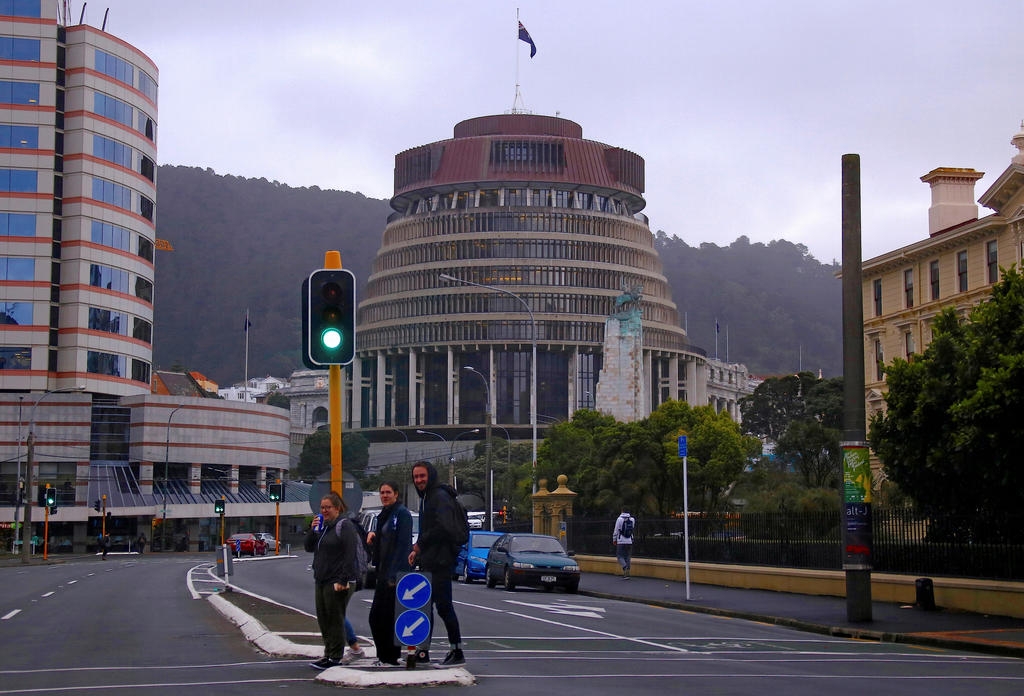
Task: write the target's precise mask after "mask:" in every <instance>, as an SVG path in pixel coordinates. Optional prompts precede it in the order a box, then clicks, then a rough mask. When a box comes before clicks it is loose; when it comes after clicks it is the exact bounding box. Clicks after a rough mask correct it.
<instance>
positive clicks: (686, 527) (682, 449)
mask: <svg viewBox="0 0 1024 696" xmlns="http://www.w3.org/2000/svg"><path fill="white" fill-rule="evenodd" d="M687 452H688V450H687V443H686V436H685V435H680V436H679V456H680V457H682V458H683V565H684V567H685V568H686V600H687V601H689V600H690V491H689V489H688V487H687V478H688V476H687V475H686V455H687Z"/></svg>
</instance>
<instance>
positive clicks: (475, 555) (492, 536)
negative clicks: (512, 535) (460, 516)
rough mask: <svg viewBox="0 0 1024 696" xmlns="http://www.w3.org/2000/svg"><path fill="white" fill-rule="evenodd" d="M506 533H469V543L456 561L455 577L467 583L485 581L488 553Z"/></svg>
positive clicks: (463, 546) (471, 531)
mask: <svg viewBox="0 0 1024 696" xmlns="http://www.w3.org/2000/svg"><path fill="white" fill-rule="evenodd" d="M503 534H504V532H485V531H482V530H478V529H471V530H470V531H469V541H467V542H466V543H465V544H463V545H462V548H461V549H459V557H458V558H457V559H455V577H457V578H458V579H459V580H460V581H462V582H465V583H470V582H473V581H474V580H483V579H484V578H485V577H486V576H487V552H488V551H490V550H491V547H492V546H494V542H495V541H497V540H498V539H499V538H500V537H501V536H502V535H503Z"/></svg>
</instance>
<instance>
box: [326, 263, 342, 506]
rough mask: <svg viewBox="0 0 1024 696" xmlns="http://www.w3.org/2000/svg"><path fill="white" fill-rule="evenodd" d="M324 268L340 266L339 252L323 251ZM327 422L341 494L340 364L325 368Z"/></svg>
mask: <svg viewBox="0 0 1024 696" xmlns="http://www.w3.org/2000/svg"><path fill="white" fill-rule="evenodd" d="M324 268H330V269H336V268H341V252H340V251H325V252H324ZM327 422H328V427H329V429H330V433H331V490H332V491H337V493H338V495H341V494H342V487H341V471H342V464H341V435H342V433H341V365H329V366H328V368H327Z"/></svg>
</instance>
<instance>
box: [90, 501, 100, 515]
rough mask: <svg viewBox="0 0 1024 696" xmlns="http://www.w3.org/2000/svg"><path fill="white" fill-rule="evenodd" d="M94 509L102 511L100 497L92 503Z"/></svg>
mask: <svg viewBox="0 0 1024 696" xmlns="http://www.w3.org/2000/svg"><path fill="white" fill-rule="evenodd" d="M92 509H93V510H95V511H96V512H99V511H100V499H99V498H97V499H96V502H94V503H93V504H92Z"/></svg>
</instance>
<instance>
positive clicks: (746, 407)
mask: <svg viewBox="0 0 1024 696" xmlns="http://www.w3.org/2000/svg"><path fill="white" fill-rule="evenodd" d="M819 381H820V380H818V378H817V377H815V376H814V375H813V374H812V373H810V372H801V373H800V374H797V375H786V376H784V377H769V378H768V379H766V380H765V381H763V382H762V383H761V384H759V385H757V388H756V389H755V390H754V393H753V394H751V395H750V396H745V397H743V398H742V399H740V413H741V414H742V416H743V428H744V430H745V431H746V432H748V433H750V434H751V435H757V436H758V437H760V438H762V439H766V440H770V441H772V442H778V441H779V438H780V437H782V433H784V432H785V430H786V428H787V427H789V424H790V423H791V422H793V421H794V420H800V419H802V418H804V417H805V414H806V412H807V406H806V404H805V399H806V396H807V395H808V394H810V393H811V389H812V388H813V387H814V386H815V385H816V384H817V383H818V382H819Z"/></svg>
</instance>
